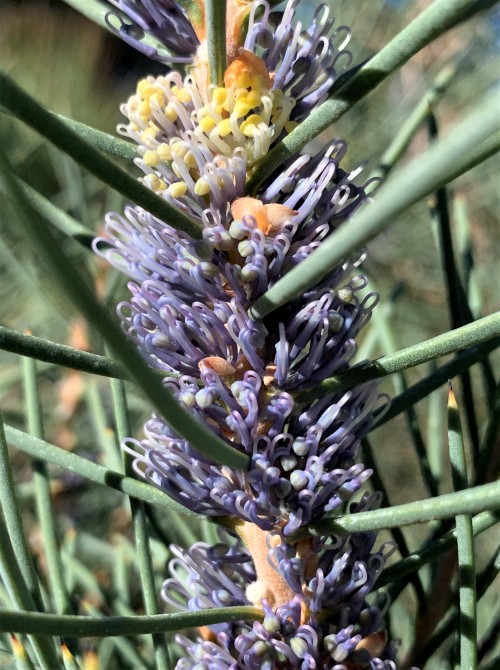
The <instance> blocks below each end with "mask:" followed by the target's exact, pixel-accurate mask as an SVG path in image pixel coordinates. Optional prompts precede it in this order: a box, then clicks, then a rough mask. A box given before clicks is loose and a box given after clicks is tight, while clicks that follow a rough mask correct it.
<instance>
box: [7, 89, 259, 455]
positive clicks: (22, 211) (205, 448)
mask: <svg viewBox="0 0 500 670" xmlns="http://www.w3.org/2000/svg"><path fill="white" fill-rule="evenodd" d="M0 81H1V79H0ZM2 168H3V166H2V163H1V161H0V175H1V176H2V177H3V179H4V180H5V182H6V184H7V188H8V190H9V191H10V193H11V195H12V200H13V203H14V206H15V208H16V210H17V213H18V216H19V222H20V223H22V224H23V225H24V227H25V229H26V232H27V234H28V239H30V240H31V241H32V243H33V244H34V245H35V248H36V250H37V253H38V254H39V255H41V256H42V258H43V259H44V261H45V263H46V264H47V266H48V267H49V268H50V270H51V272H52V275H53V277H54V280H55V282H56V284H57V285H58V286H59V287H62V288H63V289H64V290H65V291H66V292H67V294H68V295H69V296H70V298H71V300H72V302H73V304H74V305H75V307H77V308H78V309H79V310H80V312H81V313H82V314H83V315H84V316H85V317H86V318H87V319H88V321H89V323H91V324H92V325H93V327H94V328H95V330H96V331H97V332H98V333H99V334H100V335H101V337H102V338H103V339H104V340H105V342H107V344H108V345H109V347H110V348H111V350H112V351H113V352H114V354H115V355H116V357H117V358H118V359H119V360H121V362H122V364H123V366H124V367H126V368H127V370H128V372H129V374H130V376H131V378H132V379H133V380H134V382H135V383H136V384H137V386H138V387H139V388H140V389H141V390H142V391H143V393H144V394H145V396H146V397H147V398H148V399H149V400H150V401H151V403H152V405H153V407H155V408H156V409H157V411H158V412H159V414H160V415H161V416H163V417H164V418H165V419H166V420H167V421H168V423H169V424H170V426H171V427H172V429H173V430H175V431H176V432H177V433H178V434H179V435H181V436H182V437H184V438H185V439H186V440H187V441H188V442H189V443H190V445H191V446H192V447H193V448H194V449H196V450H198V451H199V452H200V453H202V454H205V455H206V456H208V457H209V458H210V459H211V460H212V461H214V462H216V463H222V464H225V465H229V466H231V467H235V468H246V467H247V465H248V461H249V459H248V456H246V455H245V454H242V453H241V452H239V451H237V450H236V449H234V448H233V447H231V446H230V445H229V444H227V442H224V440H222V439H221V438H220V437H218V436H217V435H216V434H215V433H213V432H212V431H211V430H210V429H209V428H208V427H207V426H206V425H205V424H203V423H202V422H201V421H199V420H198V419H197V418H195V417H194V416H193V415H192V414H190V413H189V412H188V411H187V410H186V409H184V407H182V406H181V405H180V403H178V402H177V400H176V399H175V398H174V396H173V394H172V393H171V392H170V391H169V390H168V389H166V388H164V386H163V384H162V381H161V380H160V379H158V376H157V375H155V374H154V373H152V371H151V370H150V368H149V367H148V365H147V363H146V362H145V361H144V359H143V358H142V356H141V355H140V353H139V352H138V351H137V349H136V347H135V346H134V345H133V344H132V343H131V342H129V341H128V339H127V338H126V336H125V335H124V334H123V332H122V330H121V328H120V327H119V326H118V324H117V323H116V322H115V321H113V320H112V319H111V318H110V317H109V316H108V313H107V311H106V310H105V309H104V308H103V307H102V306H101V305H100V304H99V303H98V302H97V300H96V299H95V297H94V295H93V293H92V291H91V290H90V288H89V287H88V285H87V284H86V282H85V281H84V278H83V276H81V275H80V272H79V271H78V269H77V268H76V267H75V265H74V263H72V262H71V261H70V260H69V258H68V257H67V256H66V254H65V253H64V251H63V249H61V248H59V249H58V247H57V243H56V241H55V239H54V238H53V236H52V231H51V230H50V228H49V227H48V226H47V225H46V224H45V221H44V220H43V219H42V218H41V217H39V216H38V214H37V213H36V212H35V211H33V210H32V209H31V207H30V205H29V204H28V203H26V202H25V201H24V200H23V198H22V195H21V194H20V192H19V189H18V186H17V184H16V183H15V180H14V179H13V178H12V176H11V174H10V173H9V171H8V169H5V168H4V169H2ZM56 249H57V253H54V250H56Z"/></svg>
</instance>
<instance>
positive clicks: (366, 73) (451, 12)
mask: <svg viewBox="0 0 500 670" xmlns="http://www.w3.org/2000/svg"><path fill="white" fill-rule="evenodd" d="M496 2H497V0H482V1H481V2H478V1H477V0H435V1H434V2H433V3H432V4H431V5H430V6H429V7H428V8H427V9H426V10H424V11H423V12H422V13H421V14H420V15H419V16H417V18H416V19H415V20H414V21H412V23H410V25H408V26H407V27H406V28H405V29H404V30H402V31H401V32H400V33H398V34H397V35H396V37H394V38H393V39H392V40H391V41H390V42H389V43H388V44H386V46H385V47H384V48H383V49H382V50H381V51H379V53H378V54H376V55H375V56H373V58H371V59H370V60H369V61H368V62H367V63H365V64H364V65H363V66H362V67H361V68H359V70H358V71H357V72H356V73H355V74H354V75H352V76H349V73H348V75H347V76H349V78H348V79H347V81H346V82H345V83H344V81H345V79H343V78H341V80H339V82H337V85H336V86H335V90H334V92H333V94H332V97H331V98H330V99H329V100H326V102H324V103H323V104H322V105H321V106H320V107H318V109H317V110H315V111H314V112H312V113H311V114H310V115H309V117H308V118H307V120H306V121H303V122H302V123H301V124H300V125H299V126H298V127H297V128H296V129H295V130H293V131H292V132H291V133H290V134H289V135H287V137H285V139H284V140H282V141H281V142H280V143H279V144H277V145H276V146H275V147H274V148H273V149H272V150H271V151H270V152H269V153H268V154H267V156H266V157H265V158H264V159H263V160H262V161H261V162H260V164H259V166H258V168H257V170H256V171H255V173H254V175H253V176H252V178H251V179H250V180H249V182H248V193H253V194H254V193H255V192H256V190H257V188H258V186H259V185H260V184H261V183H262V182H263V181H264V180H265V179H267V178H268V177H270V176H271V175H272V173H273V172H274V171H275V170H276V169H277V168H279V166H280V165H281V164H282V163H283V162H284V161H286V160H287V159H288V158H290V156H293V155H294V154H296V153H297V152H299V151H300V150H301V149H303V148H304V147H305V146H306V144H308V143H309V142H310V141H311V140H313V139H314V138H315V137H317V136H318V135H319V134H320V133H322V132H323V131H324V130H326V129H327V128H328V127H329V126H331V125H332V124H333V123H335V121H338V120H339V119H340V118H341V117H342V116H343V115H344V114H345V113H346V112H347V111H348V110H349V109H351V107H354V105H355V104H356V103H357V102H359V101H360V100H361V99H362V98H364V97H365V96H366V95H367V94H368V93H370V92H371V91H373V89H375V88H376V87H377V86H378V85H379V84H380V83H381V82H382V81H384V79H386V78H387V77H388V75H390V74H392V73H393V72H395V71H396V70H397V69H399V68H400V67H401V66H402V65H404V64H405V63H406V62H407V61H408V60H409V59H410V58H411V57H412V56H414V55H415V54H416V53H418V52H419V51H420V50H421V49H423V48H424V47H425V46H427V45H428V44H430V43H431V42H432V41H433V40H434V39H436V38H437V37H439V36H440V35H442V34H443V33H444V32H446V31H447V30H449V29H450V28H453V27H454V26H456V25H457V24H458V23H461V22H462V21H464V20H466V19H468V18H470V17H471V16H473V15H474V14H475V13H477V12H478V11H482V10H485V9H488V8H489V7H491V6H493V5H494V4H495V3H496Z"/></svg>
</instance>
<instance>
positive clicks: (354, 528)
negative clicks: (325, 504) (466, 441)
mask: <svg viewBox="0 0 500 670" xmlns="http://www.w3.org/2000/svg"><path fill="white" fill-rule="evenodd" d="M499 506H500V482H494V483H492V484H483V485H482V486H475V487H474V488H471V489H467V491H458V492H456V493H447V494H445V495H441V496H435V497H434V498H427V499H425V500H416V501H415V502H411V503H405V504H404V505H396V506H395V507H388V508H383V509H377V510H373V511H371V512H358V513H356V514H345V515H343V516H339V517H337V518H336V519H326V518H325V519H323V520H322V521H317V522H316V523H313V524H311V526H310V527H309V528H308V529H307V531H303V533H301V536H302V535H305V534H308V535H309V534H311V535H326V534H328V533H343V534H344V533H358V532H364V531H368V530H382V529H383V528H394V527H395V526H409V525H411V524H414V523H426V522H428V521H433V520H435V519H449V518H452V517H454V516H456V515H457V514H477V513H478V512H483V511H485V510H493V509H496V508H497V507H499Z"/></svg>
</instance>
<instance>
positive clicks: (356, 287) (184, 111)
mask: <svg viewBox="0 0 500 670" xmlns="http://www.w3.org/2000/svg"><path fill="white" fill-rule="evenodd" d="M188 4H189V3H183V6H186V5H188ZM192 4H193V6H194V10H196V11H194V10H193V11H194V14H193V17H194V18H193V17H191V18H192V22H193V27H192V25H191V23H190V22H189V18H190V17H189V16H188V15H187V14H186V13H185V11H184V10H182V9H180V8H179V7H178V6H177V5H176V4H175V3H174V2H172V1H171V0H157V1H154V0H143V1H142V2H140V1H139V0H120V2H118V3H117V6H118V8H119V10H120V11H119V12H118V13H117V14H116V15H115V18H116V16H119V19H120V32H121V33H122V34H123V36H124V37H125V38H126V39H128V41H130V42H132V43H134V44H136V45H137V46H139V47H140V48H145V49H146V52H147V53H149V54H150V55H153V56H156V57H160V54H159V52H158V51H155V50H152V51H151V49H152V47H149V46H146V47H143V46H141V39H142V37H144V35H145V34H146V33H149V34H150V35H153V36H154V37H156V38H157V39H159V40H161V41H162V42H163V45H164V46H165V48H167V49H169V50H170V52H172V53H173V54H174V56H173V60H174V61H179V60H181V61H183V62H187V61H189V60H191V62H192V66H191V69H190V71H189V74H188V75H187V76H185V77H182V76H181V74H179V73H177V72H171V73H169V74H166V75H165V76H160V77H156V78H154V77H148V78H146V79H144V80H142V81H140V82H139V84H138V86H137V90H136V92H135V93H134V95H132V96H131V97H130V98H129V100H128V101H127V102H126V103H125V104H124V105H123V106H122V112H123V114H124V115H125V116H126V118H127V120H128V122H127V123H126V124H124V125H122V126H120V127H119V130H120V131H121V132H122V133H123V134H125V135H127V136H128V137H130V138H132V139H133V140H134V141H136V142H137V144H138V158H137V160H136V163H137V165H138V166H139V167H140V168H141V169H142V170H143V172H144V173H145V176H144V177H143V181H144V183H145V184H147V185H148V186H149V187H150V188H151V189H153V190H154V191H155V192H156V193H158V194H159V195H160V196H161V197H163V198H165V199H166V200H167V201H168V202H170V203H171V204H173V205H175V206H176V207H177V208H179V209H180V210H182V211H183V212H184V213H186V214H187V215H188V216H189V217H191V219H193V220H194V221H196V222H197V223H198V224H199V225H200V230H201V231H202V236H201V237H202V239H201V240H194V239H192V238H190V237H189V236H188V235H186V234H185V233H182V232H179V231H177V230H176V229H174V228H173V227H172V226H170V225H168V223H166V222H164V221H161V220H159V219H157V218H155V217H154V216H152V215H151V214H150V213H148V212H147V211H144V210H142V209H140V208H138V207H128V208H127V209H126V210H125V213H124V215H118V214H114V213H113V214H109V215H108V216H107V219H106V237H105V238H101V239H98V240H97V241H96V243H95V248H96V250H97V252H98V253H100V254H101V255H103V256H105V257H106V258H107V259H108V260H109V262H110V263H112V264H113V265H114V266H115V267H117V268H119V269H120V270H122V271H123V272H125V273H126V274H127V275H128V276H129V277H130V278H131V282H130V283H129V285H128V286H129V290H130V299H129V300H128V301H127V302H123V303H121V304H120V305H119V306H118V312H119V315H120V318H121V321H122V325H123V328H124V329H125V331H126V332H127V334H128V335H129V336H130V338H131V339H132V340H133V341H134V342H135V343H136V344H137V346H138V348H139V349H140V351H141V352H143V354H144V356H146V357H147V359H148V361H149V362H150V364H151V365H152V366H153V367H155V368H157V369H159V370H163V371H164V372H165V386H166V387H168V388H169V389H170V390H171V391H172V392H173V394H174V396H175V397H176V398H177V400H178V402H179V403H180V404H181V405H182V406H183V407H185V408H186V409H188V410H189V411H190V412H191V413H192V414H193V415H194V416H196V417H197V418H198V419H199V420H200V421H202V422H204V423H205V424H206V425H207V426H208V427H209V428H210V430H211V431H213V433H214V434H216V435H217V436H218V437H219V438H220V439H222V440H225V441H226V442H227V443H228V444H229V445H231V446H232V447H233V448H235V449H238V450H240V451H241V452H243V453H244V454H246V455H247V456H248V457H249V459H250V465H249V467H248V469H247V470H246V471H243V470H236V469H233V468H230V467H227V466H220V465H218V464H216V463H214V462H212V461H210V459H209V458H208V457H206V456H205V455H202V454H200V453H199V452H197V451H196V450H195V449H194V448H193V447H192V446H191V445H190V444H189V443H188V442H187V441H186V440H185V439H183V438H182V437H180V436H179V435H178V434H176V432H175V431H173V430H172V429H171V428H170V427H169V425H168V424H167V423H166V422H165V420H164V419H163V418H162V417H161V416H156V415H153V417H152V418H151V419H150V420H149V421H148V423H147V424H146V426H145V436H144V438H143V439H141V440H136V439H132V438H130V439H128V440H126V441H125V444H124V445H123V446H124V448H125V450H126V451H128V452H129V453H130V454H132V456H133V458H134V467H135V469H136V471H137V472H138V474H139V475H140V476H142V477H144V478H145V479H147V481H149V482H150V483H151V484H153V485H155V486H157V487H159V488H161V489H162V490H163V491H165V492H167V493H168V494H169V495H170V496H171V497H172V498H174V499H175V500H177V501H178V502H180V503H182V504H183V505H185V506H186V507H188V508H190V509H192V510H194V511H195V512H198V513H201V514H204V515H207V516H210V517H213V518H219V520H220V521H221V522H222V523H223V525H224V527H225V528H226V529H227V532H228V533H229V535H227V537H225V538H222V539H221V543H220V544H218V545H216V546H214V547H209V546H207V545H205V544H201V543H200V544H196V545H194V546H193V547H191V549H189V550H187V551H183V550H181V549H180V548H175V547H174V548H173V551H174V553H175V555H176V558H175V559H174V560H173V561H172V564H171V566H170V570H171V574H172V578H170V579H168V580H167V581H166V582H165V585H164V589H163V596H164V598H165V600H166V601H167V602H168V603H170V605H172V606H174V607H177V608H180V609H186V608H188V609H191V610H200V609H204V608H210V607H224V606H228V605H249V604H252V605H254V606H256V607H259V608H261V609H262V611H263V622H262V623H259V622H256V623H254V624H251V623H245V622H237V623H228V624H220V625H218V626H212V627H210V629H203V630H200V631H199V633H198V637H197V638H196V639H195V640H194V641H193V640H192V639H188V638H186V637H182V636H179V638H178V641H179V642H180V644H181V645H182V646H183V647H184V648H185V650H186V657H185V658H183V659H181V660H180V661H179V663H178V665H177V668H178V670H188V669H190V670H195V669H196V670H201V669H202V668H207V669H208V668H211V669H215V670H225V669H228V670H229V669H231V670H233V669H234V670H236V669H237V668H238V669H240V668H241V669H245V668H247V669H249V670H250V669H253V668H269V669H271V668H283V669H287V668H299V667H300V668H303V669H304V670H305V669H307V668H324V669H325V670H326V669H331V670H353V669H356V668H371V669H372V670H378V669H382V668H383V669H385V670H392V669H393V668H395V667H396V666H395V664H394V661H393V657H394V648H393V646H392V645H391V644H390V643H389V642H388V640H387V635H386V633H385V631H384V630H383V625H382V603H377V602H373V603H372V604H371V605H368V604H367V601H366V596H367V594H368V593H369V592H370V590H371V589H372V587H373V585H374V583H375V580H376V578H377V575H378V574H379V573H380V571H381V570H382V568H383V566H384V563H385V560H386V558H387V556H388V554H390V553H391V552H392V551H393V548H392V547H391V546H389V545H384V546H382V547H381V548H379V549H377V550H374V544H375V540H376V538H375V535H374V534H373V533H356V534H353V535H350V536H343V537H341V536H338V537H336V536H334V537H328V538H326V537H323V538H321V537H319V538H318V537H314V538H313V537H311V536H308V535H307V527H308V525H309V524H310V523H311V522H314V521H316V520H318V519H320V518H321V517H323V516H324V515H325V514H326V513H332V512H335V511H339V510H340V511H344V510H345V505H346V502H347V501H348V500H349V499H350V498H351V497H352V495H353V494H354V493H356V492H357V491H359V489H360V488H361V487H362V485H363V483H364V482H365V481H366V479H367V478H368V477H369V476H370V474H371V472H370V470H368V469H366V468H365V467H364V466H363V465H362V464H361V463H359V462H358V460H357V458H358V454H359V447H360V442H361V439H362V438H363V437H364V436H365V435H366V434H367V432H368V431H369V429H370V427H371V426H372V424H373V417H374V412H375V410H376V409H377V408H380V407H381V406H383V405H384V403H385V399H384V398H381V397H380V396H379V394H378V392H377V390H376V387H375V385H374V384H371V383H369V384H363V385H360V386H357V387H355V388H353V389H351V390H349V391H347V392H341V393H330V394H328V395H326V396H323V397H322V398H321V399H317V400H311V401H310V402H309V403H305V402H304V401H303V400H302V401H298V400H297V399H296V394H297V392H298V391H300V392H301V397H302V398H303V397H304V391H306V390H307V389H308V388H311V387H313V386H314V385H316V384H318V383H319V382H321V381H322V380H324V379H326V378H327V377H329V376H331V375H332V374H334V373H336V372H339V371H342V370H345V369H347V368H348V367H349V363H350V360H351V359H352V356H353V355H354V353H355V350H356V345H355V338H356V335H357V333H358V332H359V331H360V329H361V328H362V327H363V325H364V324H365V323H366V322H367V320H368V319H369V318H370V315H371V310H372V309H373V307H374V305H375V304H376V302H377V296H376V295H374V294H368V295H364V297H361V295H362V293H363V289H364V288H365V286H366V278H365V277H364V276H363V275H361V274H358V272H357V268H358V266H359V265H360V263H361V262H362V260H363V258H364V254H363V253H360V254H358V255H356V256H353V257H351V258H346V259H345V260H344V261H343V262H342V263H341V264H340V265H339V266H337V267H336V268H335V269H334V270H333V271H332V272H331V273H330V275H329V276H328V277H326V278H324V279H323V280H321V281H320V282H319V283H318V284H316V285H315V286H313V287H312V288H311V289H309V290H307V291H306V292H305V293H304V294H303V295H301V296H297V297H295V298H294V300H293V301H291V302H290V303H289V304H288V305H286V306H285V307H282V308H281V309H280V310H279V311H277V312H276V313H274V314H272V315H271V316H269V317H267V318H266V319H264V320H255V319H254V318H252V316H251V314H250V311H249V308H250V307H251V305H252V303H253V302H254V301H255V300H256V299H257V298H259V297H260V296H262V295H263V294H264V293H265V292H266V291H267V289H268V288H269V287H271V286H272V285H274V284H275V283H276V282H277V281H278V280H280V279H281V278H282V277H284V276H285V275H286V274H287V273H288V272H289V271H290V270H291V269H293V268H294V267H295V266H297V265H298V264H300V263H301V262H302V261H303V260H304V259H306V258H308V257H309V256H310V255H311V254H312V253H313V252H314V250H315V249H316V248H317V247H318V246H319V245H320V244H321V242H322V240H323V239H324V238H325V237H326V236H327V235H329V234H330V233H331V232H332V231H333V230H335V229H336V228H337V227H338V226H340V225H349V223H348V219H349V217H350V215H351V214H352V212H354V211H355V210H356V209H357V208H359V207H360V206H361V205H363V203H365V202H366V201H367V197H368V196H367V191H368V186H369V184H368V183H365V184H363V183H359V179H358V177H359V174H360V172H361V170H360V169H356V170H354V171H349V170H345V169H344V168H342V167H341V165H340V164H341V161H342V159H343V158H344V155H345V153H346V145H345V143H344V142H343V141H342V140H340V139H336V140H334V141H332V142H331V143H330V144H329V145H328V146H327V147H326V148H325V150H324V151H323V152H322V154H321V155H319V156H310V155H307V154H303V155H298V156H293V157H291V158H290V159H289V160H288V161H287V162H286V163H285V164H284V165H282V166H281V169H280V172H279V174H275V175H274V176H273V177H271V178H270V179H268V180H267V181H266V183H265V184H264V185H263V186H262V187H261V188H260V189H259V191H258V192H257V193H256V194H252V196H250V195H248V194H247V193H246V190H245V189H246V183H247V178H248V177H249V176H250V175H251V174H252V173H253V172H254V171H255V170H256V169H258V165H259V160H260V159H261V158H262V157H263V156H265V154H266V153H267V152H268V151H269V149H270V148H271V147H272V146H273V144H275V143H276V142H278V141H279V140H280V139H282V138H283V137H284V135H285V134H286V133H288V132H290V130H292V129H293V128H294V126H295V125H296V124H297V123H298V122H300V121H301V120H302V119H304V118H305V116H307V114H308V113H309V111H310V110H311V109H312V108H313V107H315V106H317V105H318V104H320V103H321V102H322V101H323V100H324V99H325V97H326V96H327V94H328V91H329V89H330V87H331V86H332V84H333V83H334V82H335V80H336V78H337V77H338V75H339V73H340V72H342V70H343V69H345V68H346V67H348V66H349V64H350V62H351V55H350V53H349V52H348V51H347V50H346V46H347V43H348V41H349V31H348V29H347V28H345V27H344V26H340V27H338V28H336V27H335V25H334V21H333V19H332V18H330V16H329V13H328V10H327V9H326V8H325V7H320V8H319V9H318V11H317V12H316V14H315V17H314V19H313V21H312V24H311V26H309V27H308V28H303V27H302V26H301V25H300V23H298V22H296V21H295V18H294V12H295V8H296V5H297V1H296V0H290V1H289V2H288V4H287V6H286V8H285V9H284V11H283V12H278V13H276V12H271V11H270V9H269V7H268V5H267V3H266V2H245V1H244V0H233V1H229V2H228V3H227V4H228V15H227V30H228V50H227V56H228V67H227V69H226V71H225V74H224V80H223V81H221V82H218V84H217V85H215V84H209V83H208V79H207V63H206V58H205V53H206V40H205V38H206V35H205V29H204V23H203V16H204V11H203V3H201V2H194V3H192ZM110 21H111V19H110ZM243 25H246V26H247V30H246V33H245V36H244V37H243V38H241V43H240V42H238V38H237V37H236V36H238V35H241V34H242V33H243V32H244V31H243V30H242V26H243ZM172 373H175V376H173V375H172ZM378 504H379V499H378V496H368V495H366V494H365V495H363V496H362V498H361V500H360V501H358V502H357V503H351V504H350V509H351V511H358V510H361V509H373V508H374V507H376V506H377V505H378ZM235 537H236V538H237V539H236V540H235V539H234V538H235ZM298 537H300V538H302V539H297V538H298Z"/></svg>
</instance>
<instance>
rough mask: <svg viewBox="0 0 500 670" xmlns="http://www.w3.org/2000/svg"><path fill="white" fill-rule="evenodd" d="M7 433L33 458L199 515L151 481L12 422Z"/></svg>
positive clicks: (160, 504)
mask: <svg viewBox="0 0 500 670" xmlns="http://www.w3.org/2000/svg"><path fill="white" fill-rule="evenodd" d="M5 436H6V438H7V442H8V443H9V444H10V445H12V446H13V447H15V448H16V449H20V450H21V451H24V452H25V453H26V454H30V456H33V457H34V458H40V459H42V460H44V461H47V462H48V463H53V464H54V465H57V466H59V467H60V468H63V469H64V470H69V471H70V472H74V473H76V474H78V475H80V476H81V477H84V478H85V479H89V480H90V481H93V482H96V483H97V484H104V485H105V486H109V487H110V488H113V489H116V490H117V491H121V492H122V493H125V494H126V495H129V496H132V497H134V498H137V499H138V500H143V501H144V502H146V503H150V504H151V505H158V506H159V507H168V508H169V509H171V510H174V511H176V512H179V514H187V515H188V516H199V515H198V514H195V513H194V512H191V511H190V510H188V509H186V508H185V507H183V506H182V505H180V504H179V503H177V502H175V500H172V499H171V498H169V497H168V495H167V494H166V493H163V491H160V490H159V489H157V488H155V487H154V486H151V485H150V484H146V483H144V482H140V481H138V480H136V479H132V478H131V477H126V476H125V475H122V474H121V473H120V472H116V471H115V470H109V469H108V468H105V467H104V466H102V465H98V464H97V463H92V461H88V460H87V459H86V458H82V457H81V456H77V455H76V454H73V453H72V452H70V451H66V450H65V449H61V448H59V447H56V446H55V445H54V444H50V443H49V442H45V441H44V440H40V439H38V438H37V437H33V436H32V435H28V433H23V432H22V431H20V430H17V429H16V428H13V427H12V426H8V425H6V426H5Z"/></svg>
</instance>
